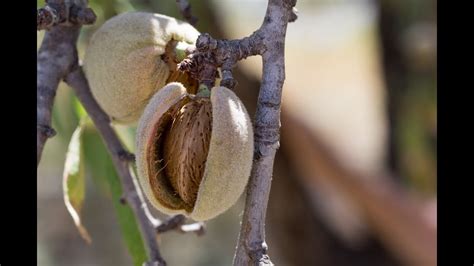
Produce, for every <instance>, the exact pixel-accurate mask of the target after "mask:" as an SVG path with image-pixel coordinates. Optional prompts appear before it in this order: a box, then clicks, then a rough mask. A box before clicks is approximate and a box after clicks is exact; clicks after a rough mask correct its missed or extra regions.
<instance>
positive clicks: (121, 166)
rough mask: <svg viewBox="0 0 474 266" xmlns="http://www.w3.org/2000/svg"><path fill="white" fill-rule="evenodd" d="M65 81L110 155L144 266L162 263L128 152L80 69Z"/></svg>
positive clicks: (69, 75)
mask: <svg viewBox="0 0 474 266" xmlns="http://www.w3.org/2000/svg"><path fill="white" fill-rule="evenodd" d="M65 81H66V83H67V84H68V85H69V86H71V87H72V89H73V90H74V91H75V93H76V96H77V98H78V99H79V101H80V102H81V103H82V105H83V106H84V109H85V110H86V111H87V113H88V114H89V116H90V118H91V119H92V121H93V122H94V124H95V126H96V128H97V129H98V130H99V132H100V135H101V136H102V139H103V140H104V142H105V144H106V146H107V149H108V150H109V152H110V154H111V157H112V161H113V163H114V165H115V168H116V170H117V172H118V175H119V176H120V179H121V181H122V182H121V183H122V186H123V190H124V192H125V199H126V202H127V203H128V204H129V205H130V207H131V208H132V210H133V212H134V213H135V216H136V217H137V221H138V223H139V225H140V230H141V232H142V236H143V238H144V242H145V246H146V248H147V253H148V258H149V260H150V261H149V262H147V263H146V265H166V262H165V261H164V259H163V258H162V257H161V254H160V251H159V249H158V242H157V241H156V232H155V228H154V225H153V223H152V221H151V220H150V219H149V216H148V213H149V210H148V207H147V205H146V202H145V199H144V197H143V195H142V193H141V191H140V189H139V188H138V184H136V181H135V179H134V178H133V177H132V174H131V173H130V167H129V163H130V160H129V159H128V157H129V156H124V154H127V153H128V152H127V151H126V150H125V149H124V147H123V146H122V143H121V142H120V140H119V138H118V136H117V134H116V133H115V131H114V130H113V128H112V127H111V125H110V118H109V116H108V115H107V114H105V112H104V111H103V110H102V109H101V108H100V106H99V104H98V103H97V102H96V100H95V99H94V97H93V96H92V93H91V91H90V88H89V84H88V82H87V79H86V77H85V76H84V73H83V71H82V68H80V67H79V66H77V65H76V69H75V70H74V71H73V72H71V73H69V74H68V75H67V77H66V79H65Z"/></svg>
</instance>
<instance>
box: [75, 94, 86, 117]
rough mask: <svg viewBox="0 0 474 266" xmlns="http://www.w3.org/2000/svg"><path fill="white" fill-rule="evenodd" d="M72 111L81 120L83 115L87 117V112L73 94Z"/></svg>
mask: <svg viewBox="0 0 474 266" xmlns="http://www.w3.org/2000/svg"><path fill="white" fill-rule="evenodd" d="M73 105H74V113H75V114H76V115H77V118H78V119H80V120H82V119H83V118H84V117H87V112H86V110H85V109H84V107H83V106H82V104H81V102H79V100H78V99H77V97H75V96H74V98H73Z"/></svg>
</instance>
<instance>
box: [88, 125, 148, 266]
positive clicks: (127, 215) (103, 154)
mask: <svg viewBox="0 0 474 266" xmlns="http://www.w3.org/2000/svg"><path fill="white" fill-rule="evenodd" d="M84 144H85V145H84V149H85V154H86V159H87V169H88V171H89V170H90V172H91V174H92V176H93V178H94V179H95V180H96V181H95V184H96V185H100V186H102V185H105V186H106V187H105V188H104V189H106V191H107V195H108V196H109V197H110V198H111V199H112V203H113V206H114V209H115V211H116V213H117V220H118V223H119V226H120V230H121V232H122V236H123V240H124V243H125V245H126V247H127V249H128V251H129V253H130V255H131V257H132V260H133V264H134V265H137V266H141V265H143V263H144V262H145V261H146V260H147V255H146V251H145V246H144V244H143V239H142V237H141V234H140V229H139V227H138V223H137V220H136V218H135V214H134V212H133V210H132V209H131V208H130V206H129V205H127V204H122V203H121V200H120V199H121V197H122V196H123V195H124V194H123V190H122V184H121V181H120V178H119V176H118V175H117V172H116V170H115V167H114V164H113V162H112V160H111V158H110V155H109V153H108V151H107V149H106V147H105V145H104V143H103V141H102V138H101V137H100V136H99V134H98V133H97V131H96V130H95V129H93V128H92V127H87V130H86V131H85V132H84Z"/></svg>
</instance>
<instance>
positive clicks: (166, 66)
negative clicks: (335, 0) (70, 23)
mask: <svg viewBox="0 0 474 266" xmlns="http://www.w3.org/2000/svg"><path fill="white" fill-rule="evenodd" d="M198 36H199V32H198V31H197V30H196V29H195V28H194V27H193V26H191V25H190V24H188V23H186V22H181V21H178V20H176V19H175V18H172V17H168V16H165V15H160V14H153V13H146V12H129V13H123V14H120V15H118V16H115V17H113V18H111V19H109V20H108V21H106V22H105V23H104V24H103V25H102V26H101V27H100V28H99V29H98V30H97V31H96V32H95V33H94V35H93V36H92V38H91V40H90V42H89V45H88V47H87V49H86V53H85V57H84V64H83V65H84V72H85V74H86V77H87V79H88V81H89V85H90V87H91V91H92V94H93V96H94V98H95V99H96V100H97V102H98V103H99V105H100V106H101V107H102V109H103V110H104V111H105V112H106V113H107V114H108V115H109V116H110V117H111V119H112V121H114V122H115V123H121V124H129V123H133V122H136V121H137V120H138V118H139V117H140V115H141V113H142V112H143V109H144V108H145V106H146V104H147V103H148V101H149V99H150V98H151V97H152V96H153V95H154V93H155V92H156V91H157V90H158V89H160V88H162V87H163V86H164V85H165V84H166V83H168V82H172V81H180V82H182V83H183V84H185V85H186V86H187V88H188V89H190V90H191V91H190V92H192V93H195V91H192V90H193V89H194V90H196V89H197V85H198V83H197V81H195V80H193V79H192V78H190V77H188V76H187V74H184V73H181V72H179V71H177V70H176V65H177V63H179V62H180V61H181V60H182V59H183V58H184V57H185V50H186V49H190V48H193V47H194V45H195V41H196V40H197V38H198Z"/></svg>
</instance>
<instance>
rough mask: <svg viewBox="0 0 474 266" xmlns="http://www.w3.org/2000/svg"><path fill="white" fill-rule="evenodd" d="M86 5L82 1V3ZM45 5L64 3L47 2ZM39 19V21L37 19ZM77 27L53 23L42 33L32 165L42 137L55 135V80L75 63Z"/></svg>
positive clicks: (40, 151)
mask: <svg viewBox="0 0 474 266" xmlns="http://www.w3.org/2000/svg"><path fill="white" fill-rule="evenodd" d="M82 4H83V5H84V6H85V5H86V3H85V1H84V3H82ZM48 5H53V6H59V5H65V3H64V1H61V0H57V1H53V0H50V1H48ZM38 22H40V21H38ZM79 30H80V26H78V25H70V26H57V27H54V28H52V29H51V30H50V31H48V32H46V34H45V36H44V39H43V42H42V43H41V47H40V49H39V51H38V56H37V65H36V70H37V78H36V89H37V96H36V97H37V98H36V108H37V109H36V110H37V118H36V120H37V121H36V122H37V127H36V164H37V165H39V162H40V159H41V154H42V153H43V148H44V144H45V142H46V140H47V139H48V138H50V137H52V136H54V135H55V131H54V129H53V128H52V127H51V113H52V109H53V103H54V97H55V96H56V90H57V88H58V84H59V81H61V79H62V78H64V76H65V75H66V74H67V73H69V72H70V70H71V68H72V67H73V66H74V65H76V64H77V51H76V41H77V38H78V36H79Z"/></svg>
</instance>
